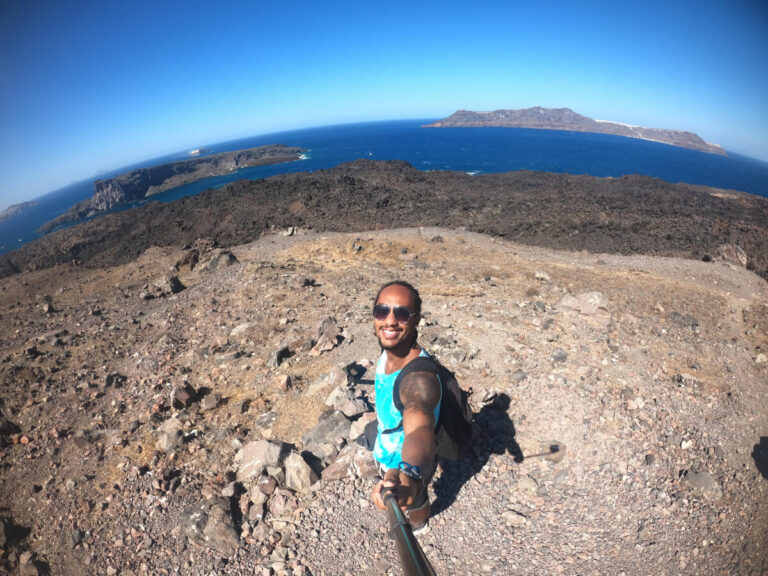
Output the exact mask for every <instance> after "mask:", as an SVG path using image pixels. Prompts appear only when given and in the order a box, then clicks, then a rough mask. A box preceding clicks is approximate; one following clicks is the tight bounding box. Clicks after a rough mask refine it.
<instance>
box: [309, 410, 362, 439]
mask: <svg viewBox="0 0 768 576" xmlns="http://www.w3.org/2000/svg"><path fill="white" fill-rule="evenodd" d="M351 426H352V423H351V422H350V421H349V420H348V419H347V417H346V416H344V414H342V413H341V412H339V411H338V410H327V411H326V412H323V413H322V414H321V415H320V417H319V418H318V419H317V424H315V426H314V427H313V428H312V429H310V430H308V431H307V432H306V433H305V434H304V435H303V436H302V437H301V441H302V443H303V444H304V446H305V447H307V446H308V445H309V444H318V443H319V444H323V443H327V444H334V443H335V442H336V439H337V438H346V437H348V435H349V429H350V428H351Z"/></svg>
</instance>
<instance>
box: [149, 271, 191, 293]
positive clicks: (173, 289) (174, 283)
mask: <svg viewBox="0 0 768 576" xmlns="http://www.w3.org/2000/svg"><path fill="white" fill-rule="evenodd" d="M155 288H157V289H158V290H160V291H161V292H162V293H164V294H178V293H179V292H181V291H182V290H185V289H186V286H184V284H182V283H181V280H179V277H178V276H173V275H170V276H164V277H162V278H158V279H157V280H155Z"/></svg>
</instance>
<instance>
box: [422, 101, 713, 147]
mask: <svg viewBox="0 0 768 576" xmlns="http://www.w3.org/2000/svg"><path fill="white" fill-rule="evenodd" d="M480 127H501V128H534V129H539V130H568V131H571V132H595V133H598V134H613V135H615V136H625V137H627V138H640V139H642V140H652V141H653V142H661V143H663V144H670V145H672V146H678V147H680V148H688V149H690V150H698V151H700V152H708V153H710V154H720V155H721V156H727V155H728V154H727V153H726V152H725V150H723V148H722V147H720V146H718V145H717V144H711V143H709V142H705V141H704V139H702V138H701V137H700V136H699V135H697V134H694V133H693V132H685V131H683V130H665V129H663V128H646V127H644V126H633V125H631V124H622V123H620V122H611V121H608V120H593V119H592V118H588V117H587V116H582V115H581V114H577V113H576V112H574V111H573V110H571V109H570V108H542V107H540V106H535V107H533V108H524V109H521V110H494V111H493V112H473V111H471V110H459V111H457V112H454V113H453V114H451V115H450V116H448V118H445V119H443V120H438V121H437V122H433V123H432V124H427V125H425V126H423V128H480Z"/></svg>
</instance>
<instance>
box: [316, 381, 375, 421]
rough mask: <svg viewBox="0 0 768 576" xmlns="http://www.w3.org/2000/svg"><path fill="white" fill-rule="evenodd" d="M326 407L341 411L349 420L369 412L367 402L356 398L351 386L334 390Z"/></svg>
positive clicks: (326, 401)
mask: <svg viewBox="0 0 768 576" xmlns="http://www.w3.org/2000/svg"><path fill="white" fill-rule="evenodd" d="M325 405H326V406H331V407H332V408H333V409H334V410H338V411H340V412H341V413H342V414H344V415H345V416H346V417H347V418H355V417H356V416H359V415H360V414H363V413H364V412H368V411H369V407H368V404H367V403H366V401H365V400H363V399H362V398H358V397H356V396H355V391H354V389H353V388H351V387H349V386H339V387H337V388H334V390H333V391H332V392H331V393H330V395H329V396H328V398H327V399H326V400H325Z"/></svg>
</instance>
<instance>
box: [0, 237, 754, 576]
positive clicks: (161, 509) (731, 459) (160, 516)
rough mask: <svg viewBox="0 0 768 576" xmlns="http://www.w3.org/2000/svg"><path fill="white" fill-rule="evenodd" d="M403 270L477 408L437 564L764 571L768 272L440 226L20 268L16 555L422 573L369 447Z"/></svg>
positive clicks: (530, 569)
mask: <svg viewBox="0 0 768 576" xmlns="http://www.w3.org/2000/svg"><path fill="white" fill-rule="evenodd" d="M394 277H400V278H404V279H407V280H409V281H411V282H413V283H414V284H415V285H416V286H417V287H419V288H420V290H421V293H422V297H423V299H424V320H423V322H422V325H421V327H420V340H421V342H422V344H423V345H424V346H426V347H427V348H428V349H430V350H431V351H432V352H434V353H435V354H436V355H437V356H438V357H439V358H440V359H441V360H442V361H443V363H444V364H446V365H447V366H448V367H449V368H451V369H453V370H455V371H456V373H457V375H458V378H459V381H460V383H461V384H462V385H463V386H465V387H466V388H470V389H471V390H472V397H471V398H472V402H473V406H474V408H475V411H476V413H477V416H476V423H477V426H476V428H477V429H476V435H477V438H476V441H475V443H474V444H473V448H472V450H471V452H470V454H469V455H468V456H467V457H466V458H465V459H464V460H463V461H460V462H457V463H451V462H447V463H444V465H443V467H442V469H441V470H440V471H438V474H437V480H436V481H435V483H434V486H433V488H434V493H433V498H435V506H434V510H435V514H434V517H433V518H432V520H431V522H430V531H429V532H428V533H426V534H424V535H421V536H419V541H420V542H421V544H422V546H423V547H424V549H425V551H426V554H427V556H428V557H429V559H430V560H431V561H432V563H433V564H434V566H435V569H436V571H437V573H438V574H457V575H463V574H478V573H489V574H558V573H563V574H625V575H627V576H629V575H644V574H669V575H672V574H766V573H768V547H767V545H766V543H767V542H768V498H766V495H768V407H767V406H766V403H765V402H764V397H765V395H766V392H768V359H767V358H766V348H767V347H768V336H767V335H768V284H766V282H765V281H764V280H762V279H761V278H759V277H758V276H757V275H755V274H754V273H752V272H750V271H748V270H746V269H745V268H743V267H740V266H735V265H732V264H728V263H726V262H714V263H704V262H697V261H693V260H682V259H673V258H658V257H649V256H619V255H605V254H602V255H600V254H597V255H595V254H589V253H586V252H579V253H568V252H557V251H553V250H548V249H543V248H535V247H530V246H524V245H520V244H515V243H512V242H508V241H505V240H501V239H498V238H493V237H489V236H484V235H481V234H476V233H472V232H467V231H465V230H461V229H451V230H449V229H438V228H421V229H401V230H383V231H375V232H365V233H352V234H343V233H326V234H318V233H308V232H303V231H301V230H290V231H274V232H272V233H267V234H264V235H263V236H262V238H261V239H259V240H257V241H254V242H252V243H248V244H242V245H238V246H234V247H232V248H231V250H222V249H221V248H217V247H216V246H214V245H213V244H212V243H211V242H207V241H198V242H196V243H194V244H191V245H189V246H187V247H185V248H176V247H151V248H149V249H147V250H145V251H144V252H143V253H142V254H141V255H140V256H139V257H138V258H136V259H135V260H131V261H128V262H126V263H124V264H121V265H118V266H113V267H92V268H89V267H82V266H76V265H73V264H63V265H58V266H55V267H52V268H48V269H43V270H37V271H29V272H24V273H22V274H17V275H13V276H9V277H7V278H4V279H2V280H0V324H2V332H1V334H2V335H1V336H0V338H1V340H0V342H1V343H0V349H1V350H2V357H1V358H0V375H1V380H0V382H1V387H0V399H1V400H2V403H3V418H2V419H0V431H1V432H2V435H0V442H2V447H1V449H0V495H1V496H0V518H2V520H0V549H1V550H2V558H1V560H0V570H5V571H7V572H9V573H19V574H25V575H34V574H40V573H46V572H50V573H51V574H65V575H67V574H72V575H75V574H78V575H79V574H123V575H129V574H153V575H154V574H194V575H206V576H207V575H210V574H222V575H223V574H264V575H268V574H315V575H320V574H361V573H373V574H398V573H400V569H399V566H398V560H397V554H396V550H395V546H394V543H393V542H392V541H391V540H389V538H388V536H387V524H386V518H385V515H384V513H382V512H379V511H377V510H376V509H375V508H373V506H372V505H371V503H370V499H369V494H370V490H371V488H372V486H373V484H374V482H375V478H374V477H373V470H372V467H371V466H370V455H369V453H368V452H367V450H366V446H367V440H366V438H367V435H369V434H370V426H367V423H368V422H369V421H370V418H371V413H370V410H371V406H372V405H373V404H374V403H375V398H374V397H373V386H372V374H371V372H372V370H371V366H372V364H373V363H374V362H375V361H376V359H377V357H378V349H377V345H376V342H375V340H374V338H373V334H372V322H371V318H370V307H371V305H372V297H373V295H374V293H375V291H376V289H377V287H378V286H379V285H380V284H382V283H383V282H385V281H387V280H390V279H392V278H394ZM329 318H332V319H333V320H328V319H329ZM329 405H330V406H329ZM553 446H556V447H557V450H556V451H555V450H553V448H552V447H553ZM318 472H319V473H320V476H321V478H320V479H319V480H318V475H317V473H318Z"/></svg>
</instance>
